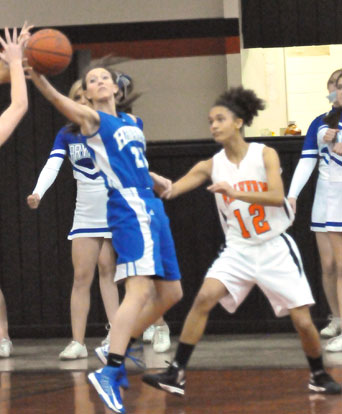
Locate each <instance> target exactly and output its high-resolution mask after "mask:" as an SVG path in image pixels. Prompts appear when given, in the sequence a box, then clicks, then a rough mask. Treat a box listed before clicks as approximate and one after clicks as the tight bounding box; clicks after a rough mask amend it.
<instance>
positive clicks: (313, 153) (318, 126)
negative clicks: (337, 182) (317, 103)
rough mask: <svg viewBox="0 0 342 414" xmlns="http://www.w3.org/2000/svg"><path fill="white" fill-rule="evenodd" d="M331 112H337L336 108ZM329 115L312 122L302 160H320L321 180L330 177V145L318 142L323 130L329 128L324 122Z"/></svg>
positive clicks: (305, 141) (321, 116)
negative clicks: (319, 134)
mask: <svg viewBox="0 0 342 414" xmlns="http://www.w3.org/2000/svg"><path fill="white" fill-rule="evenodd" d="M331 111H335V108H332V110H331ZM327 115H328V112H327V113H324V114H322V115H319V116H318V117H317V118H315V119H314V120H313V121H312V122H311V124H310V126H309V129H308V132H307V133H306V136H305V140H304V144H303V149H302V154H301V158H316V159H318V160H319V166H318V171H319V175H320V177H321V178H325V179H327V178H328V177H329V162H330V152H329V147H328V144H327V143H325V142H321V143H319V142H318V141H317V136H318V133H319V132H320V131H321V130H322V129H324V128H327V125H326V124H325V122H324V118H325V117H326V116H327ZM341 125H342V124H341ZM339 128H340V127H339Z"/></svg>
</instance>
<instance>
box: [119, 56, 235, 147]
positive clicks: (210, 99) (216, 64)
mask: <svg viewBox="0 0 342 414" xmlns="http://www.w3.org/2000/svg"><path fill="white" fill-rule="evenodd" d="M120 68H122V69H124V70H126V71H127V73H129V74H130V75H132V76H133V78H134V79H136V80H137V83H136V89H137V90H138V91H144V94H143V96H142V97H141V98H140V99H139V100H138V101H137V102H136V103H135V104H134V113H135V114H137V115H138V116H141V117H142V119H143V120H144V125H145V127H144V130H145V135H146V137H147V139H149V140H157V141H159V140H174V139H194V138H209V137H210V134H209V128H208V112H209V109H210V106H211V105H212V104H213V103H214V101H215V99H216V98H217V96H218V95H219V94H221V93H222V91H223V90H224V89H225V88H226V85H227V75H226V63H225V56H224V55H223V56H210V57H190V58H172V59H152V60H137V61H134V62H126V63H123V64H122V65H120Z"/></svg>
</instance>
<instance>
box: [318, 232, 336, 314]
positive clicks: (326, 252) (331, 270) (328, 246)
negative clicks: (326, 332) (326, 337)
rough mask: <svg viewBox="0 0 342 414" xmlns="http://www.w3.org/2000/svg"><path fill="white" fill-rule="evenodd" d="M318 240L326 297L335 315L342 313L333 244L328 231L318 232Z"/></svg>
mask: <svg viewBox="0 0 342 414" xmlns="http://www.w3.org/2000/svg"><path fill="white" fill-rule="evenodd" d="M316 241H317V246H318V251H319V256H320V261H321V266H322V283H323V288H324V293H325V297H326V298H327V302H328V305H329V307H330V310H331V312H332V314H333V316H334V317H336V318H338V317H339V315H340V311H339V307H338V299H337V289H336V286H337V273H336V265H335V259H334V251H333V246H332V243H331V240H330V237H329V234H328V233H321V232H316Z"/></svg>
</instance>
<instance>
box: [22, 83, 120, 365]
mask: <svg viewBox="0 0 342 414" xmlns="http://www.w3.org/2000/svg"><path fill="white" fill-rule="evenodd" d="M69 97H70V99H72V100H74V101H75V102H79V103H81V104H84V105H88V104H89V102H87V100H86V98H85V97H84V93H83V90H82V81H81V80H80V79H79V80H78V81H76V82H75V83H74V84H73V85H72V87H71V88H70V92H69ZM66 156H68V157H69V160H70V162H71V164H72V167H73V174H74V178H75V180H76V182H77V196H76V207H75V212H74V220H73V225H72V228H71V230H70V233H69V235H68V239H69V240H72V247H71V251H72V263H73V267H74V281H73V286H72V291H71V300H70V311H71V329H72V341H71V342H70V343H69V344H68V345H67V346H66V348H65V349H64V350H63V351H62V352H61V353H60V354H59V358H60V359H61V360H73V359H79V358H86V357H87V356H88V351H87V347H86V345H85V343H84V337H85V332H86V324H87V317H88V313H89V308H90V288H91V284H92V281H93V279H94V274H95V268H96V266H98V270H99V284H100V290H101V296H102V300H103V303H104V307H105V311H106V315H107V318H108V321H109V322H110V319H109V318H110V317H112V315H114V314H115V311H116V309H117V308H118V306H119V298H118V289H117V286H116V284H114V274H115V256H114V251H113V248H112V241H111V238H112V233H111V231H110V230H109V228H108V224H107V200H108V196H107V189H106V187H105V185H104V181H103V178H102V177H101V176H100V174H99V173H98V171H97V169H96V168H95V166H94V163H93V162H92V160H91V158H90V154H89V152H88V150H87V149H86V147H85V146H84V144H83V143H82V141H81V138H80V131H79V127H78V126H75V125H72V124H69V125H67V126H65V127H63V128H62V129H61V130H60V131H59V132H58V134H57V136H56V139H55V142H54V145H53V148H52V151H51V153H50V156H49V159H48V161H47V163H46V164H45V166H44V168H43V169H42V171H41V173H40V175H39V178H38V181H37V184H36V186H35V188H34V190H33V192H32V194H31V195H29V196H28V197H27V203H28V205H29V207H30V208H32V209H36V208H38V206H39V204H40V202H41V199H42V198H43V196H44V194H45V192H46V191H47V190H48V189H49V187H50V186H51V185H52V184H53V183H54V181H55V179H56V178H57V175H58V172H59V170H60V168H61V166H62V163H63V161H64V158H65V157H66Z"/></svg>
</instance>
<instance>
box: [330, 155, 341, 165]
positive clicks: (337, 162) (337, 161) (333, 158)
mask: <svg viewBox="0 0 342 414" xmlns="http://www.w3.org/2000/svg"><path fill="white" fill-rule="evenodd" d="M330 159H331V160H334V161H335V162H336V164H338V165H342V162H341V161H340V160H338V159H337V158H335V157H333V156H332V155H331V156H330Z"/></svg>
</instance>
